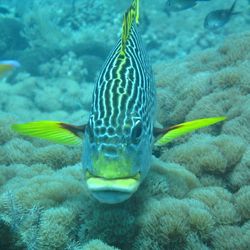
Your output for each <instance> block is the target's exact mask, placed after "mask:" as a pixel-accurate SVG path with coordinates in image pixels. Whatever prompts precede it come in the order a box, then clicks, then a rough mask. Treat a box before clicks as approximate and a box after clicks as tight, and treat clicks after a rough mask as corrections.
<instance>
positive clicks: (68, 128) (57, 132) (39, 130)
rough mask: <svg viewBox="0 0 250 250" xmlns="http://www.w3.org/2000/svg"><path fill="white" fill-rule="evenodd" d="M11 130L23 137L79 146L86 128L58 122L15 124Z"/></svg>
mask: <svg viewBox="0 0 250 250" xmlns="http://www.w3.org/2000/svg"><path fill="white" fill-rule="evenodd" d="M11 128H12V129H13V130H14V131H15V132H17V133H19V134H21V135H26V136H31V137H36V138H40V139H45V140H48V141H51V142H55V143H59V144H65V145H77V144H80V143H81V142H82V140H81V136H80V134H82V133H83V132H84V129H85V126H84V125H83V126H74V125H71V124H67V123H63V122H57V121H35V122H27V123H22V124H13V125H12V127H11Z"/></svg>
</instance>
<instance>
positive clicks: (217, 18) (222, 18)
mask: <svg viewBox="0 0 250 250" xmlns="http://www.w3.org/2000/svg"><path fill="white" fill-rule="evenodd" d="M235 5H236V0H235V1H234V3H233V4H232V6H231V7H230V8H229V9H221V10H214V11H211V12H210V13H208V14H207V16H206V17H205V20H204V28H206V29H209V30H216V29H218V28H221V27H223V26H224V25H225V24H226V23H228V22H229V20H230V18H231V16H232V15H234V14H238V12H235V13H234V8H235Z"/></svg>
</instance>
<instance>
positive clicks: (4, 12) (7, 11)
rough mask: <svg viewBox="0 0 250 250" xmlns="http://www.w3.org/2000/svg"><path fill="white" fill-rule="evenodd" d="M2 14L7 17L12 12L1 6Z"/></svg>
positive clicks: (0, 11) (0, 12)
mask: <svg viewBox="0 0 250 250" xmlns="http://www.w3.org/2000/svg"><path fill="white" fill-rule="evenodd" d="M0 14H3V15H7V14H10V11H9V10H8V8H6V7H4V6H0Z"/></svg>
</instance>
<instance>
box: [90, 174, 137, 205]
mask: <svg viewBox="0 0 250 250" xmlns="http://www.w3.org/2000/svg"><path fill="white" fill-rule="evenodd" d="M86 184H87V187H88V189H89V191H90V192H91V193H92V195H93V196H94V197H95V198H96V199H97V200H98V201H100V202H102V203H108V204H115V203H120V202H123V201H125V200H127V199H128V198H130V196H131V195H132V194H133V193H134V192H135V191H136V190H137V188H138V186H139V185H140V174H139V173H138V174H136V175H134V176H131V177H126V178H117V179H107V178H103V177H99V176H94V175H92V174H91V173H89V172H87V173H86Z"/></svg>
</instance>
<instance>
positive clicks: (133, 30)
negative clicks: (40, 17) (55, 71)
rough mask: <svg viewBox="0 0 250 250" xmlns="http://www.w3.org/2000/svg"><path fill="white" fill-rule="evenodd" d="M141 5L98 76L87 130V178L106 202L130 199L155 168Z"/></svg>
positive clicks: (150, 82) (152, 101) (151, 82)
mask: <svg viewBox="0 0 250 250" xmlns="http://www.w3.org/2000/svg"><path fill="white" fill-rule="evenodd" d="M138 4H139V1H138V0H136V1H134V2H133V4H132V8H131V9H130V10H129V11H128V12H127V13H128V15H131V11H134V17H133V19H134V20H131V24H128V22H129V20H127V19H126V18H127V17H126V15H125V17H124V23H123V35H122V37H121V38H120V40H119V41H118V43H117V45H116V46H115V48H114V49H113V51H112V52H111V54H110V55H109V57H108V58H107V60H106V63H105V64H104V66H103V69H102V71H101V73H100V76H99V78H98V80H97V83H96V85H95V89H94V93H93V102H92V111H91V114H90V118H89V122H88V124H87V127H86V130H85V136H84V138H85V141H84V153H83V168H84V171H85V178H86V183H87V186H88V189H89V190H91V191H92V194H93V195H94V196H95V197H96V198H97V199H98V200H99V201H101V202H108V203H117V202H121V201H123V200H124V199H127V198H129V197H130V196H131V195H132V193H134V191H135V190H136V189H137V187H138V186H139V184H140V183H141V181H142V180H143V179H144V177H145V176H146V174H147V172H148V170H149V168H150V160H151V153H152V145H153V133H152V131H153V122H154V113H155V106H156V97H155V93H156V91H155V84H154V80H153V74H152V68H151V65H150V64H149V61H148V57H147V54H146V51H145V49H144V46H143V44H142V41H141V37H140V34H139V31H138V28H137V23H136V16H137V15H139V13H136V12H137V8H138ZM132 15H133V14H132ZM126 26H127V27H126ZM126 31H127V32H128V33H127V34H125V32H126ZM124 35H125V36H127V37H124ZM128 183H129V185H127V184H128Z"/></svg>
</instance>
